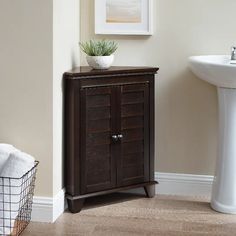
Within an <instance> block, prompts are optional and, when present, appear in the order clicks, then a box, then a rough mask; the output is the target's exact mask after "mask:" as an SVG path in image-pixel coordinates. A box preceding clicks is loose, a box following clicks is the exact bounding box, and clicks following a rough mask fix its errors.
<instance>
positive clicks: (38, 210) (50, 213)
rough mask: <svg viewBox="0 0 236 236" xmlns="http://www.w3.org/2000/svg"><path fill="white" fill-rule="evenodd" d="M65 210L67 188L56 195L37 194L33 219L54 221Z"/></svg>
mask: <svg viewBox="0 0 236 236" xmlns="http://www.w3.org/2000/svg"><path fill="white" fill-rule="evenodd" d="M64 210H65V190H64V189H62V190H61V191H60V192H59V193H58V194H57V195H56V196H54V197H51V198H50V197H38V196H35V197H34V200H33V207H32V221H35V222H46V223H53V222H55V221H56V219H57V218H58V217H59V216H60V215H61V214H62V213H63V212H64Z"/></svg>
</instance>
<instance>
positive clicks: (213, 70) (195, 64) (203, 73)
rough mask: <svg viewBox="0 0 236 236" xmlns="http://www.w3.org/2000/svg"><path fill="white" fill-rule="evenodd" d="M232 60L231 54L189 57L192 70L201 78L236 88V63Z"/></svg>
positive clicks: (219, 85)
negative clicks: (232, 62)
mask: <svg viewBox="0 0 236 236" xmlns="http://www.w3.org/2000/svg"><path fill="white" fill-rule="evenodd" d="M230 62H231V60H230V56H226V55H211V56H193V57H190V58H189V64H190V68H191V70H192V72H193V73H194V74H195V75H196V76H198V77H199V78H200V79H202V80H205V81H207V82H209V83H210V84H213V85H215V86H217V87H223V88H236V64H230Z"/></svg>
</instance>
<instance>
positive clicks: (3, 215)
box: [0, 144, 35, 235]
mask: <svg viewBox="0 0 236 236" xmlns="http://www.w3.org/2000/svg"><path fill="white" fill-rule="evenodd" d="M34 162H35V159H34V158H33V157H32V156H30V155H28V154H26V153H24V152H21V151H19V150H17V149H16V148H14V147H13V146H12V145H8V144H0V186H1V188H0V235H1V234H10V233H11V231H12V227H13V226H14V222H15V219H16V217H17V215H18V210H19V208H20V204H19V202H20V193H21V191H22V187H21V186H22V180H21V179H11V180H10V182H9V179H8V177H9V178H21V177H22V176H23V175H24V174H26V173H27V172H28V171H29V170H30V169H32V168H33V167H34ZM1 177H3V178H5V179H4V183H3V182H2V180H3V178H1ZM7 185H8V186H7ZM9 185H10V186H9ZM3 186H4V187H3ZM25 194H27V190H26V192H25ZM3 202H4V204H3ZM10 219H11V220H10ZM3 225H4V228H3V227H2V226H3Z"/></svg>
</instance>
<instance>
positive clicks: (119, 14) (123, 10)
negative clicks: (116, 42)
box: [95, 0, 153, 35]
mask: <svg viewBox="0 0 236 236" xmlns="http://www.w3.org/2000/svg"><path fill="white" fill-rule="evenodd" d="M152 33H153V32H152V0H95V34H121V35H152Z"/></svg>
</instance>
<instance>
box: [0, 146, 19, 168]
mask: <svg viewBox="0 0 236 236" xmlns="http://www.w3.org/2000/svg"><path fill="white" fill-rule="evenodd" d="M16 150H17V149H16V148H15V147H13V146H12V145H10V144H5V143H0V173H1V171H2V168H3V166H4V164H5V163H6V161H7V159H8V157H9V155H10V153H11V152H13V151H16Z"/></svg>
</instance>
